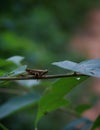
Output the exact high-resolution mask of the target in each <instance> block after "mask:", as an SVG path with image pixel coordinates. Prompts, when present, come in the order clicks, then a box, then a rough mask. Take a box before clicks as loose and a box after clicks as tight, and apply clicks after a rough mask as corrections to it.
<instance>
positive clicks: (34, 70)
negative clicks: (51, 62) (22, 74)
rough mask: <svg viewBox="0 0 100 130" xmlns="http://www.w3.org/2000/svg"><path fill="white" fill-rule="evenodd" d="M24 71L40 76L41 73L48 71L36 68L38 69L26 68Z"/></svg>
mask: <svg viewBox="0 0 100 130" xmlns="http://www.w3.org/2000/svg"><path fill="white" fill-rule="evenodd" d="M26 72H27V73H28V74H29V75H34V76H35V77H42V76H43V75H45V74H46V73H47V72H48V70H38V69H29V68H27V69H26Z"/></svg>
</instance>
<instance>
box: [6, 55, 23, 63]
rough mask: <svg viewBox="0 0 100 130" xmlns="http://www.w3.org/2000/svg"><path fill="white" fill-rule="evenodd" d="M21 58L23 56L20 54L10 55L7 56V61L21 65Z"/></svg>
mask: <svg viewBox="0 0 100 130" xmlns="http://www.w3.org/2000/svg"><path fill="white" fill-rule="evenodd" d="M23 59H24V57H22V56H12V57H10V58H8V59H7V61H11V62H13V63H14V64H16V65H21V62H22V60H23Z"/></svg>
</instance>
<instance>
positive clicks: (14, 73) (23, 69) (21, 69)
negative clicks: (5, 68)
mask: <svg viewBox="0 0 100 130" xmlns="http://www.w3.org/2000/svg"><path fill="white" fill-rule="evenodd" d="M26 68H27V65H23V66H20V67H19V68H17V69H16V70H13V71H12V72H10V73H9V75H10V76H17V75H20V74H23V73H25V72H26Z"/></svg>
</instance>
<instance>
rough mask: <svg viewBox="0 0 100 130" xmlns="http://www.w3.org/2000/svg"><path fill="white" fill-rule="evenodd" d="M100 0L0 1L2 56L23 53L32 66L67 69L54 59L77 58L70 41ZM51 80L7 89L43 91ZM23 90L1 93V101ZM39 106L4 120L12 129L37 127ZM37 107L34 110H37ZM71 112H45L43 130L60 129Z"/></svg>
mask: <svg viewBox="0 0 100 130" xmlns="http://www.w3.org/2000/svg"><path fill="white" fill-rule="evenodd" d="M99 3H100V0H95V2H94V0H88V1H87V0H18V1H15V0H3V1H1V2H0V58H9V57H11V56H15V55H20V56H23V57H25V61H24V62H25V64H28V66H29V67H31V68H39V69H48V70H49V73H60V72H63V70H60V69H58V68H56V69H55V67H52V66H51V63H52V62H55V61H62V60H65V59H67V60H71V59H74V60H76V59H77V57H75V55H73V54H72V53H70V50H69V41H70V39H71V37H72V35H73V33H74V32H75V30H77V28H78V27H79V26H81V24H82V22H83V19H84V15H85V14H86V13H87V11H88V10H89V9H90V8H92V7H93V6H94V5H98V4H99ZM50 82H51V80H50V81H45V82H42V84H41V85H38V86H33V87H31V88H27V87H24V86H19V85H18V84H16V83H11V84H10V85H7V86H6V85H5V86H3V88H8V87H9V89H12V88H14V89H15V91H18V90H22V91H23V90H24V91H25V92H31V91H35V92H37V93H41V94H42V93H43V91H44V89H45V88H46V87H48V85H49V83H50ZM16 95H20V93H17V92H16V93H13V91H11V93H10V92H8V91H7V92H2V91H1V92H0V103H1V104H2V103H4V102H5V101H6V100H8V99H10V98H11V97H14V96H16ZM36 108H37V105H35V107H33V106H30V107H28V108H25V109H24V110H21V111H19V112H17V113H15V114H12V115H10V116H8V117H6V118H4V119H2V120H1V123H3V124H4V125H5V126H6V127H7V128H8V129H9V130H34V119H35V115H36V110H37V109H36ZM33 110H34V111H33ZM69 116H71V115H70V114H69V113H64V112H63V111H62V112H61V110H57V111H55V112H51V113H49V114H47V115H45V116H44V117H43V118H42V119H41V121H40V122H39V130H60V129H61V128H62V127H63V125H65V122H66V120H69Z"/></svg>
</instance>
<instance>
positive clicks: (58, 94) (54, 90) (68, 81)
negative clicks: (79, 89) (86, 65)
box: [36, 76, 87, 125]
mask: <svg viewBox="0 0 100 130" xmlns="http://www.w3.org/2000/svg"><path fill="white" fill-rule="evenodd" d="M86 78H87V77H86V76H84V77H81V78H80V80H77V78H75V77H71V78H61V79H59V80H57V81H56V82H55V83H53V84H52V87H51V88H50V89H49V92H48V94H46V95H44V96H43V97H42V98H41V100H40V101H39V109H38V113H37V118H36V125H37V123H38V121H39V120H40V118H41V117H42V116H43V115H44V114H45V113H46V112H50V111H53V110H55V109H57V108H59V107H61V106H68V105H69V104H70V102H69V101H68V100H66V99H65V98H64V97H65V96H66V94H68V93H69V92H70V91H71V90H72V89H73V88H74V87H76V85H78V84H79V83H81V82H82V81H84V80H85V79H86Z"/></svg>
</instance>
